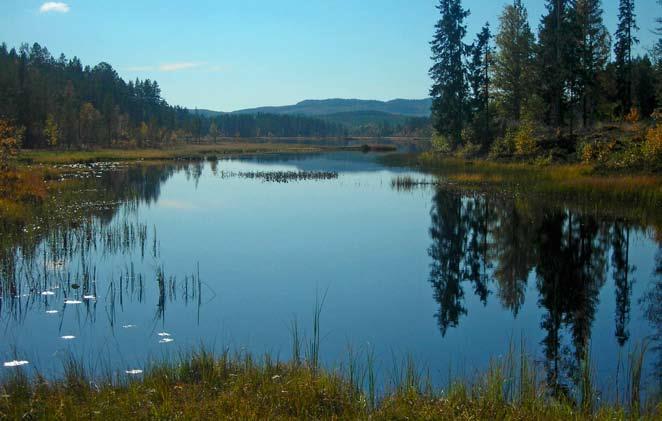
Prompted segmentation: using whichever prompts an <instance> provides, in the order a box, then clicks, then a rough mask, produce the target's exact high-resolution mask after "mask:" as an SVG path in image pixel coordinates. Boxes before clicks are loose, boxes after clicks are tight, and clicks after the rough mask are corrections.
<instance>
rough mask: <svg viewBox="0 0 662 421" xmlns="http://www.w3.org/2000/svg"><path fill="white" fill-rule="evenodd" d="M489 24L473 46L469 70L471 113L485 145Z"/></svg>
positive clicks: (489, 60)
mask: <svg viewBox="0 0 662 421" xmlns="http://www.w3.org/2000/svg"><path fill="white" fill-rule="evenodd" d="M491 39H492V34H491V32H490V24H489V22H488V23H486V24H485V26H483V29H482V30H481V31H480V32H479V33H478V35H477V36H476V40H475V41H474V43H473V45H472V46H471V61H470V62H469V65H468V68H467V74H468V79H469V87H470V88H471V104H470V111H471V115H472V119H473V121H474V124H475V126H476V128H477V129H478V130H479V131H480V134H479V135H480V139H481V141H482V142H483V143H487V142H489V140H490V113H489V104H490V71H491V61H492V47H491V45H490V41H491Z"/></svg>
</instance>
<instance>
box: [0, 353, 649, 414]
mask: <svg viewBox="0 0 662 421" xmlns="http://www.w3.org/2000/svg"><path fill="white" fill-rule="evenodd" d="M511 363H512V362H511ZM12 370H13V372H12V373H11V374H10V375H8V376H7V375H6V376H5V379H4V381H3V382H2V383H1V384H0V393H1V396H0V418H3V419H4V418H7V419H19V418H25V417H26V416H28V417H29V418H39V419H42V418H48V419H79V418H94V419H122V418H124V419H127V417H128V418H130V419H154V418H157V419H172V418H183V419H242V420H251V419H373V420H381V419H384V420H387V419H421V420H436V419H485V420H488V419H490V420H491V419H512V420H529V419H549V420H562V419H563V420H565V419H576V420H584V419H593V420H627V419H644V420H645V419H651V420H652V419H659V418H658V417H659V416H660V415H662V404H661V403H660V402H659V401H649V402H648V403H645V404H644V405H643V406H640V405H639V404H634V405H632V404H599V405H598V404H596V403H595V402H596V397H594V396H591V397H590V398H589V399H587V400H585V401H584V402H579V403H578V402H573V401H571V400H569V399H567V398H562V397H561V398H554V397H552V395H550V394H549V390H548V389H546V387H545V385H544V381H541V380H540V379H539V377H538V376H537V374H536V372H535V369H534V368H532V366H530V365H528V363H526V364H523V365H520V366H517V365H516V364H510V365H509V363H508V362H495V363H494V364H492V366H491V367H490V369H489V370H488V371H487V372H485V373H483V374H480V375H478V376H477V377H476V380H475V381H474V382H472V383H471V384H469V383H467V382H466V381H457V382H455V383H453V384H451V385H449V387H448V389H447V390H445V391H438V390H433V388H432V387H431V386H430V383H429V382H428V381H426V380H425V379H424V376H423V375H421V374H420V373H419V372H418V371H417V369H416V368H415V367H413V365H411V364H409V363H408V364H406V366H405V367H404V368H403V369H402V370H401V375H400V377H399V378H398V379H396V380H395V381H394V382H393V384H392V385H391V386H390V387H389V388H388V389H387V390H386V392H385V393H384V394H383V395H382V396H381V397H376V396H375V392H374V387H375V385H374V377H371V376H374V374H373V372H372V371H371V369H370V366H369V367H368V369H367V370H363V371H362V370H361V369H359V368H357V366H354V368H353V370H354V371H352V369H349V370H342V369H340V370H328V369H324V368H320V367H317V366H316V365H314V364H311V363H310V360H303V361H301V360H296V359H295V360H293V361H291V362H279V361H276V360H272V359H271V358H269V357H268V356H265V357H264V358H263V359H256V358H253V357H251V356H250V355H234V356H232V355H230V354H229V353H228V352H225V353H222V354H220V355H214V354H213V353H210V352H207V351H205V350H204V349H203V350H200V351H197V352H194V353H191V354H188V355H182V356H181V357H180V359H179V360H178V361H177V362H175V363H158V364H155V365H152V366H151V367H148V368H146V369H145V370H144V372H142V370H137V371H132V372H131V374H122V375H119V374H116V375H115V376H113V375H107V376H106V378H105V379H101V380H100V379H94V378H92V377H90V376H88V375H87V374H86V372H85V370H84V368H83V367H82V365H80V364H77V363H75V362H67V363H65V374H64V376H63V377H62V378H61V379H59V380H55V381H50V380H47V379H45V378H43V377H40V376H39V375H37V376H34V377H30V376H28V375H27V374H26V372H25V371H23V370H22V369H20V368H19V369H12ZM365 377H368V378H372V379H373V380H372V382H373V383H370V380H368V382H369V387H368V388H367V392H366V388H365V387H363V385H364V379H365Z"/></svg>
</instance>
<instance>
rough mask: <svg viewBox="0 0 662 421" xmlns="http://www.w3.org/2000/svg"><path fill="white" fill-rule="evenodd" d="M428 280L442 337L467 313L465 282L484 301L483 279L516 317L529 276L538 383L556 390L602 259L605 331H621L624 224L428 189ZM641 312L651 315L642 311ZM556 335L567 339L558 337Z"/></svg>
mask: <svg viewBox="0 0 662 421" xmlns="http://www.w3.org/2000/svg"><path fill="white" fill-rule="evenodd" d="M430 217H431V226H430V230H429V232H430V236H431V239H432V244H431V245H430V247H429V249H428V254H429V256H430V257H431V259H432V262H431V267H430V277H429V282H430V284H431V285H432V290H433V296H434V299H435V300H436V301H437V303H438V306H439V307H438V310H437V312H436V314H435V318H436V319H437V323H438V325H439V329H440V331H441V334H442V335H446V333H447V331H448V329H449V328H454V327H457V326H458V325H459V324H460V321H461V318H462V317H463V316H466V315H467V313H468V309H467V305H466V304H465V300H466V298H467V297H466V295H465V294H466V292H465V289H466V288H468V287H471V288H472V289H473V291H474V294H475V295H476V296H477V298H479V299H480V301H481V302H482V303H483V304H484V305H485V304H486V303H487V300H488V297H489V296H490V287H491V285H490V284H494V285H492V288H495V289H496V296H497V297H498V299H499V301H500V303H501V305H502V306H503V307H504V308H506V309H508V310H510V311H511V312H512V313H513V315H514V316H515V317H516V316H517V315H518V313H519V311H520V309H521V307H522V306H523V304H524V300H525V296H526V294H525V292H526V289H527V286H528V285H527V284H528V280H529V279H530V277H532V276H533V277H535V287H536V289H537V291H538V302H537V304H538V306H539V307H540V308H541V309H543V310H544V314H543V316H542V319H541V321H540V326H541V328H542V329H543V331H544V335H545V336H544V338H543V340H542V342H541V345H542V348H543V353H544V356H545V366H546V373H547V381H548V383H549V384H550V386H552V387H553V390H555V391H556V392H558V393H565V392H566V391H567V390H569V388H570V387H572V384H575V385H576V384H578V382H579V381H580V379H579V378H578V376H579V373H580V367H581V363H582V361H584V358H585V357H586V356H587V355H588V347H589V343H590V338H591V329H592V325H593V321H594V319H595V315H596V308H597V306H598V304H599V294H600V290H601V289H602V287H603V286H604V285H605V283H606V278H607V275H608V272H609V265H608V262H609V261H610V258H611V264H612V273H613V280H614V284H615V294H616V315H615V324H616V327H615V337H616V341H617V343H618V344H619V345H620V346H623V345H624V344H625V343H626V342H627V341H628V338H629V333H628V322H629V318H630V306H631V303H630V302H631V299H632V297H631V295H632V285H633V282H634V279H633V277H632V274H633V272H634V270H635V268H634V267H633V266H632V265H631V264H630V235H631V231H632V230H633V229H637V228H635V227H633V224H632V223H628V222H626V221H623V220H614V219H613V218H603V217H598V216H595V215H589V214H582V213H580V212H574V211H572V210H569V209H540V208H539V207H536V206H533V204H531V203H527V202H525V201H523V200H522V199H514V198H503V197H499V198H490V197H489V196H487V195H472V196H465V195H462V194H460V193H458V192H456V191H451V190H448V189H445V188H444V187H438V188H437V190H436V192H435V194H434V197H433V204H432V209H431V211H430ZM649 313H651V312H649ZM564 338H567V340H566V339H564Z"/></svg>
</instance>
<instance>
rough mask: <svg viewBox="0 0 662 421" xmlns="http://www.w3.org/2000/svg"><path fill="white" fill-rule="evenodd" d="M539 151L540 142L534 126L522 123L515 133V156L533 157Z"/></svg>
mask: <svg viewBox="0 0 662 421" xmlns="http://www.w3.org/2000/svg"><path fill="white" fill-rule="evenodd" d="M537 149H538V142H537V141H536V138H535V134H534V127H533V124H532V123H531V122H529V121H525V122H522V124H520V126H519V127H518V128H517V132H516V133H515V154H517V155H533V154H534V153H535V152H536V151H537Z"/></svg>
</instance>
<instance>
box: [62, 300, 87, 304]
mask: <svg viewBox="0 0 662 421" xmlns="http://www.w3.org/2000/svg"><path fill="white" fill-rule="evenodd" d="M64 303H65V304H82V303H83V302H82V301H79V300H64Z"/></svg>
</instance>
